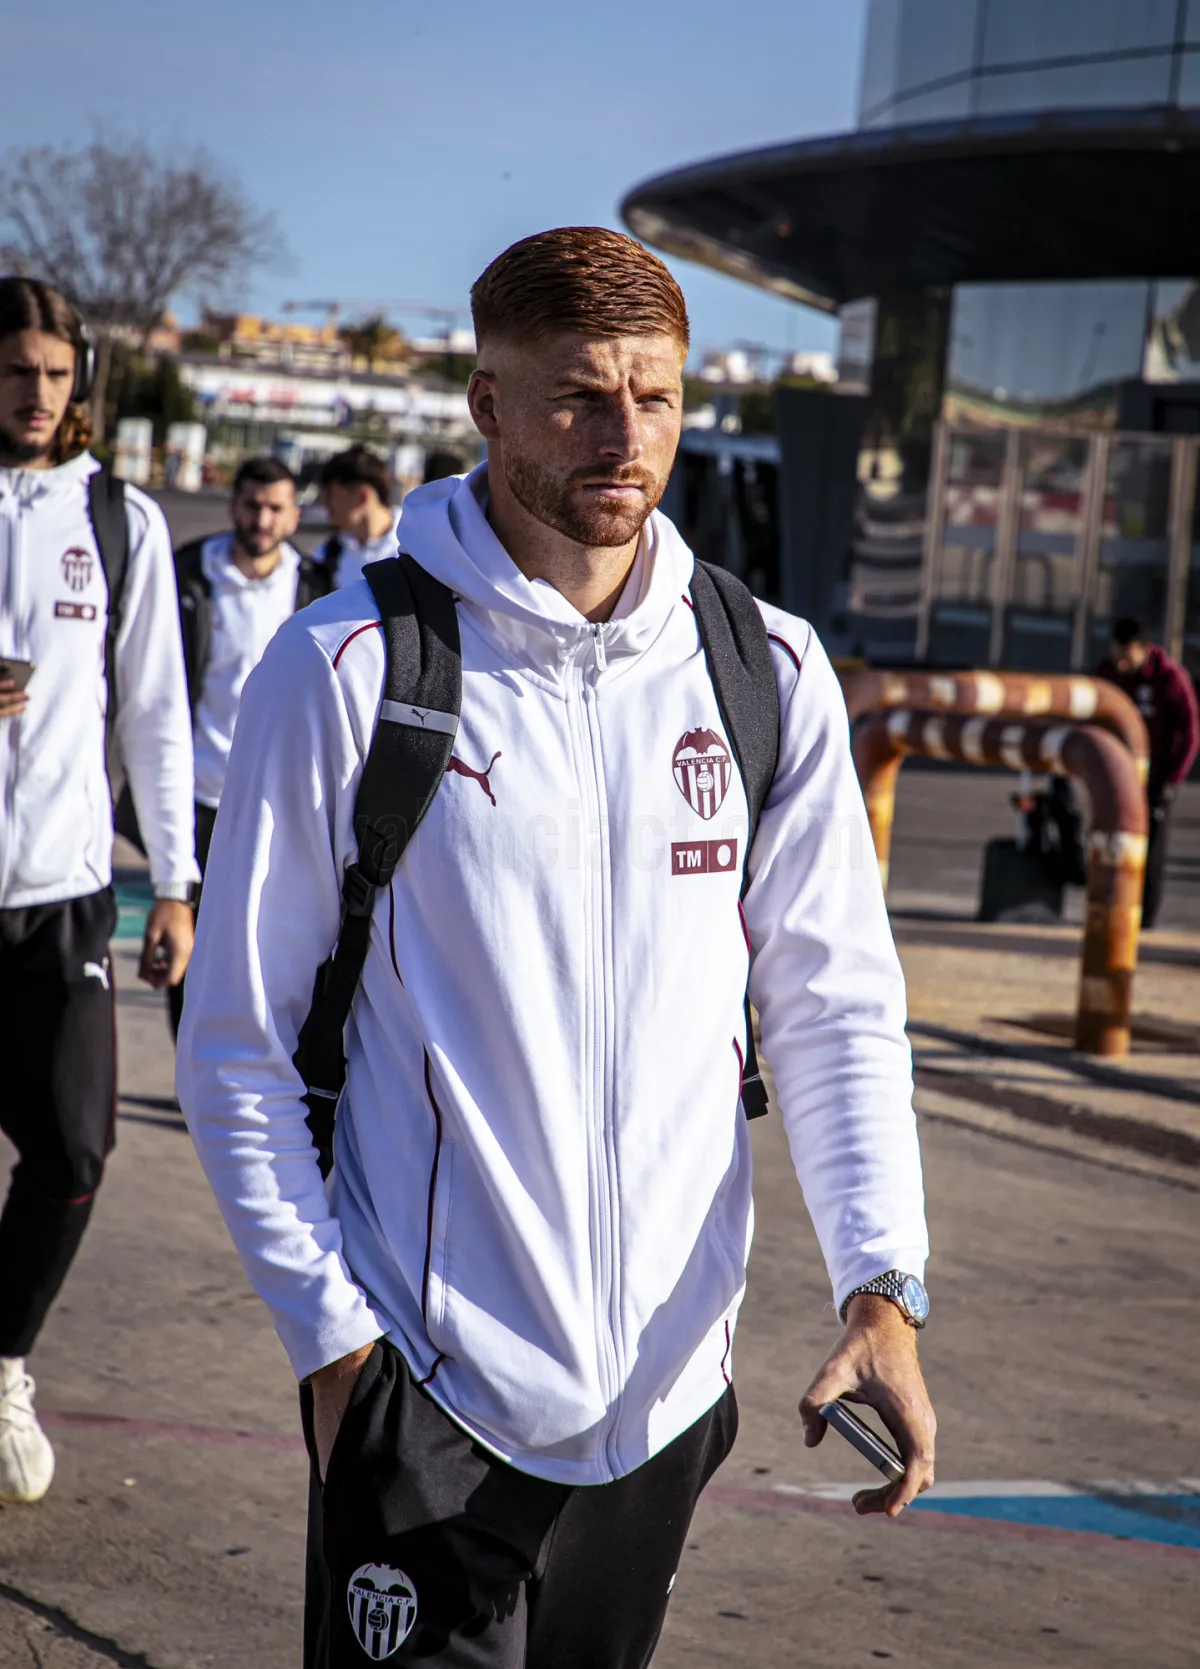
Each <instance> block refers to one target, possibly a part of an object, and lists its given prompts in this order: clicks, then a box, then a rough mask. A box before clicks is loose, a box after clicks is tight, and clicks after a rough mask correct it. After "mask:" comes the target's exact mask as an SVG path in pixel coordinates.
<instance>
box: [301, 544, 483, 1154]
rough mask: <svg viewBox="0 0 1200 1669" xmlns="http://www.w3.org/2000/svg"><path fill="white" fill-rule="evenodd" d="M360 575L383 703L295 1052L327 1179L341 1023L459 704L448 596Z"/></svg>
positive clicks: (423, 576)
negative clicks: (334, 916) (338, 909)
mask: <svg viewBox="0 0 1200 1669" xmlns="http://www.w3.org/2000/svg"><path fill="white" fill-rule="evenodd" d="M363 572H364V577H365V578H366V580H367V583H368V584H369V585H370V587H371V590H372V592H373V593H374V596H375V602H376V604H377V605H378V608H379V615H380V620H381V622H382V625H383V636H384V653H385V657H386V665H385V672H384V681H383V701H382V704H381V706H380V709H379V722H378V724H377V725H376V726H375V732H374V735H373V736H372V738H371V745H370V747H369V748H368V750H367V758H366V762H365V764H364V765H363V772H362V777H361V779H360V781H359V785H358V795H357V798H356V799H355V802H354V832H355V835H356V837H357V840H358V858H357V861H356V862H355V863H353V864H351V865H350V866H349V868H348V869H347V870H346V873H345V875H344V877H343V881H342V925H341V929H340V931H339V933H338V940H337V945H336V947H335V948H334V952H333V956H332V958H331V959H330V960H329V961H328V962H327V963H326V964H325V965H324V967H323V968H322V969H321V971H320V972H319V973H318V976H317V989H316V991H315V992H314V998H313V1006H312V1009H311V1010H310V1012H309V1015H308V1019H307V1020H306V1021H305V1023H304V1026H303V1028H302V1030H301V1033H300V1043H299V1047H298V1049H297V1051H296V1065H297V1067H298V1069H299V1071H300V1074H301V1076H302V1077H303V1079H304V1082H305V1085H306V1088H307V1097H306V1099H307V1102H308V1107H309V1118H308V1124H309V1128H310V1129H311V1130H312V1133H313V1140H314V1142H315V1144H316V1147H317V1151H318V1153H319V1154H320V1156H321V1166H322V1170H323V1171H325V1172H326V1173H327V1172H328V1169H329V1164H330V1161H331V1157H332V1148H333V1121H334V1111H335V1107H336V1103H337V1098H338V1096H339V1095H340V1093H341V1088H342V1084H343V1082H344V1081H345V1076H346V1059H345V1046H344V1034H345V1029H346V1022H347V1020H348V1019H349V1018H350V1009H351V1006H352V1004H353V1002H354V994H355V992H356V991H357V990H358V982H359V980H360V979H361V978H362V970H363V965H364V963H365V962H366V959H367V948H368V946H369V944H370V938H371V916H372V913H373V911H374V908H375V898H376V894H377V893H378V891H379V889H380V888H383V887H386V886H388V885H389V884H390V882H391V879H392V876H393V874H394V873H395V870H396V865H397V864H398V863H399V862H400V859H401V857H402V856H403V855H404V851H405V848H406V847H407V845H408V843H409V841H410V840H411V839H412V837H413V835H414V834H415V833H416V831H417V828H418V826H419V824H420V822H421V819H422V818H423V817H424V815H425V813H426V812H427V811H428V809H429V806H430V803H431V802H432V800H433V796H434V795H435V794H436V793H437V790H438V787H439V785H440V783H441V780H442V778H443V776H444V775H445V774H446V767H447V765H448V763H449V760H450V754H451V752H452V751H453V748H454V738H455V736H456V735H457V733H458V716H459V709H460V707H461V704H462V654H461V650H460V647H459V636H458V613H457V610H456V608H455V602H454V595H453V593H452V592H451V591H449V590H448V589H447V587H446V586H444V585H442V584H441V582H440V581H439V580H435V579H434V578H433V577H432V575H430V574H427V573H426V572H425V570H424V569H423V568H420V567H418V565H417V564H416V563H415V562H414V561H413V559H412V557H411V556H408V555H407V554H403V553H402V554H401V555H400V556H398V557H389V558H388V559H387V560H386V561H384V562H372V563H370V564H369V565H368V566H367V567H366V568H365V569H364V571H363Z"/></svg>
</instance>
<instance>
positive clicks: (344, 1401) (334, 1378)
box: [308, 1344, 375, 1483]
mask: <svg viewBox="0 0 1200 1669" xmlns="http://www.w3.org/2000/svg"><path fill="white" fill-rule="evenodd" d="M374 1348H375V1346H374V1345H373V1344H365V1345H363V1347H362V1348H361V1350H352V1351H351V1352H350V1354H349V1356H339V1358H338V1359H337V1361H336V1362H330V1363H329V1364H328V1366H326V1367H324V1368H318V1369H317V1371H316V1373H314V1374H310V1375H309V1379H308V1383H309V1384H310V1385H311V1386H312V1394H313V1439H314V1441H315V1442H316V1445H317V1471H318V1473H319V1474H320V1477H321V1481H322V1483H323V1482H324V1481H325V1474H326V1472H328V1470H329V1457H330V1455H331V1454H332V1453H333V1445H334V1441H335V1439H336V1438H337V1434H338V1430H339V1428H340V1426H341V1423H342V1419H343V1417H344V1415H345V1413H346V1409H347V1408H348V1407H349V1405H350V1398H351V1396H352V1395H353V1393H354V1387H355V1385H357V1383H358V1376H359V1374H360V1373H361V1372H362V1368H363V1363H364V1362H365V1361H366V1359H367V1357H368V1356H369V1355H370V1354H371V1352H372V1351H373V1350H374Z"/></svg>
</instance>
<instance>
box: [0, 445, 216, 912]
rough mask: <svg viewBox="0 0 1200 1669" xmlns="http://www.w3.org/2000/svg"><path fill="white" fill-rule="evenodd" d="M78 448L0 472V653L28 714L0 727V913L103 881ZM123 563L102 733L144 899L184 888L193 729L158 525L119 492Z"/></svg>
mask: <svg viewBox="0 0 1200 1669" xmlns="http://www.w3.org/2000/svg"><path fill="white" fill-rule="evenodd" d="M99 467H100V466H99V464H98V463H97V462H96V460H95V459H94V458H92V457H90V456H89V455H88V454H87V453H86V452H85V453H81V454H80V456H79V457H77V458H72V459H71V460H70V462H69V463H65V464H60V465H59V466H58V468H57V469H45V470H35V469H0V655H7V656H11V657H12V658H13V659H15V660H24V661H33V662H34V663H35V671H34V674H33V677H32V679H31V680H30V683H29V705H28V707H27V708H26V709H25V711H24V712H23V713H22V714H21V715H20V716H19V717H18V718H15V719H3V720H0V909H17V908H21V907H25V906H30V905H37V904H52V903H58V902H61V901H62V900H64V899H69V898H82V897H85V896H86V895H87V894H89V893H94V892H99V891H100V890H101V889H102V888H103V887H106V886H108V885H109V883H110V881H111V880H112V845H113V826H112V803H111V798H110V792H109V781H108V773H107V770H106V768H105V711H106V708H107V705H108V686H107V682H106V678H105V669H104V642H105V632H106V629H107V624H108V587H107V584H106V582H105V578H104V570H103V568H102V566H101V563H100V556H99V551H98V550H97V547H96V538H95V534H94V533H93V531H92V524H91V520H90V518H89V516H88V502H87V482H88V478H89V476H91V475H92V474H94V472H95V471H96V470H97V469H99ZM125 502H126V519H127V522H128V527H129V558H128V563H127V566H126V571H125V584H124V591H123V596H122V611H123V612H122V617H121V625H120V630H119V632H118V634H117V641H116V668H115V673H116V687H117V697H118V706H117V719H116V736H117V741H118V744H119V746H120V752H121V758H122V762H123V764H124V767H125V770H126V772H127V774H128V776H129V781H130V786H131V788H132V790H133V798H134V804H135V807H136V809H137V814H138V820H139V823H140V824H141V828H142V833H143V836H144V838H145V841H146V845H147V850H148V853H149V858H150V876H151V879H152V881H153V883H154V890H155V892H156V894H157V895H158V896H159V897H168V898H186V897H187V895H188V889H189V886H190V883H191V882H193V881H195V880H198V879H199V875H200V872H199V870H198V869H197V868H196V858H195V851H194V826H193V825H194V815H195V814H194V811H193V802H192V721H191V715H190V713H189V711H188V699H187V688H186V685H185V682H184V672H183V646H182V644H181V642H180V635H179V605H178V603H177V601H176V595H175V571H174V565H173V562H172V558H171V540H170V535H169V534H168V532H167V524H166V522H165V520H164V518H163V513H162V511H161V510H160V509H159V507H158V506H157V504H155V503H154V502H153V500H152V499H149V498H147V497H146V496H145V494H144V493H140V492H138V490H137V489H136V487H127V488H126V490H125Z"/></svg>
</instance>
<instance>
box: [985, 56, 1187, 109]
mask: <svg viewBox="0 0 1200 1669" xmlns="http://www.w3.org/2000/svg"><path fill="white" fill-rule="evenodd" d="M1170 88H1171V54H1170V53H1169V52H1159V53H1155V54H1153V55H1152V56H1151V57H1148V58H1116V59H1099V60H1096V61H1093V62H1092V63H1089V64H1072V65H1064V66H1061V67H1059V68H1057V69H1046V70H1038V69H1028V70H1019V71H1016V72H1013V73H1010V74H1003V75H1001V74H996V73H995V72H992V73H990V74H985V75H982V76H980V78H979V80H978V81H977V83H976V105H975V108H976V110H977V111H978V113H979V114H980V115H983V116H996V115H1000V114H1002V113H1008V112H1019V111H1025V110H1068V109H1086V108H1088V107H1089V106H1092V105H1095V106H1098V107H1100V106H1110V105H1112V106H1122V105H1134V104H1165V103H1166V102H1167V97H1168V94H1169V92H1170Z"/></svg>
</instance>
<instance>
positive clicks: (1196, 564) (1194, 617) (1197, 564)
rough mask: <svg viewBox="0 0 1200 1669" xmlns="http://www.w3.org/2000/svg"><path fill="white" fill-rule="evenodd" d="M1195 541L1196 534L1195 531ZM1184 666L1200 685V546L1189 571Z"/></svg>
mask: <svg viewBox="0 0 1200 1669" xmlns="http://www.w3.org/2000/svg"><path fill="white" fill-rule="evenodd" d="M1192 537H1193V539H1195V538H1196V532H1195V530H1194V529H1193V533H1192ZM1183 664H1184V666H1186V667H1187V669H1188V671H1189V672H1190V673H1191V675H1192V677H1193V679H1194V680H1195V681H1196V683H1197V684H1200V544H1193V546H1192V561H1191V566H1190V567H1189V569H1188V579H1187V597H1186V599H1185V602H1184V609H1183Z"/></svg>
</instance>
